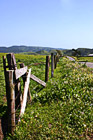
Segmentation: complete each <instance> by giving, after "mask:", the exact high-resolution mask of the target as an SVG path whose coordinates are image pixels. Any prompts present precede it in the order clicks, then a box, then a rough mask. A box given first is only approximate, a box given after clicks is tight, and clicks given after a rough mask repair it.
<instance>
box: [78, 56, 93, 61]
mask: <svg viewBox="0 0 93 140" xmlns="http://www.w3.org/2000/svg"><path fill="white" fill-rule="evenodd" d="M77 61H83V62H93V57H78V59H77Z"/></svg>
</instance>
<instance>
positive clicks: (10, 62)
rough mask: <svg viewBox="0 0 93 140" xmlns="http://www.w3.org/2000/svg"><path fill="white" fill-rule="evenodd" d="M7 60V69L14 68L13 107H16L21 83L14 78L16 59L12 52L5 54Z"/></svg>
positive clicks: (18, 103)
mask: <svg viewBox="0 0 93 140" xmlns="http://www.w3.org/2000/svg"><path fill="white" fill-rule="evenodd" d="M7 61H8V67H9V70H14V83H15V98H16V100H15V108H16V109H17V108H18V107H19V105H20V93H21V85H20V81H19V79H17V80H16V78H15V70H17V65H16V59H15V56H14V54H13V53H10V54H7Z"/></svg>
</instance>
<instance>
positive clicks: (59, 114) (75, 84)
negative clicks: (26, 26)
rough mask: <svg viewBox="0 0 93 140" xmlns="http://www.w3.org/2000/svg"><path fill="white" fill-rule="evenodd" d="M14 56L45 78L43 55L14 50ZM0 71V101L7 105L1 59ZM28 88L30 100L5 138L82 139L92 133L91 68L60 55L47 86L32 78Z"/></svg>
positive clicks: (21, 139)
mask: <svg viewBox="0 0 93 140" xmlns="http://www.w3.org/2000/svg"><path fill="white" fill-rule="evenodd" d="M15 57H16V59H17V64H19V63H21V62H24V63H25V65H28V67H31V68H32V74H35V75H36V76H37V77H39V78H40V79H41V80H44V79H45V56H39V55H38V56H30V55H17V54H16V55H15ZM0 73H1V74H0V75H1V77H0V78H1V79H0V103H1V105H2V106H6V103H5V87H4V85H5V84H4V75H3V68H2V60H1V65H0ZM49 77H50V74H49ZM30 90H31V95H32V103H30V104H28V105H27V108H26V112H25V114H24V116H23V117H22V118H21V122H19V124H18V125H17V126H16V130H15V132H14V136H11V135H10V136H7V139H8V140H10V139H11V140H23V139H24V140H80V139H81V140H83V139H84V140H85V139H90V138H91V137H92V126H93V124H92V122H93V120H92V118H93V112H92V96H93V95H92V94H93V69H90V68H87V67H85V65H80V64H77V63H75V62H70V61H69V60H68V59H66V58H61V59H60V61H59V63H58V66H57V69H56V70H55V72H54V77H53V78H52V79H51V78H50V79H49V81H48V82H47V86H46V88H44V89H42V86H40V85H38V84H37V83H35V82H33V81H31V82H30ZM3 103H4V104H3ZM1 114H4V110H2V112H1Z"/></svg>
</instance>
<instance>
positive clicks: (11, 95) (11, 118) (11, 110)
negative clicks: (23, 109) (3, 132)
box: [6, 70, 15, 134]
mask: <svg viewBox="0 0 93 140" xmlns="http://www.w3.org/2000/svg"><path fill="white" fill-rule="evenodd" d="M13 74H14V71H13V70H9V71H6V91H7V105H8V132H9V133H11V134H13V132H14V129H15V90H14V82H13Z"/></svg>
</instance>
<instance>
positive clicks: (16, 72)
mask: <svg viewBox="0 0 93 140" xmlns="http://www.w3.org/2000/svg"><path fill="white" fill-rule="evenodd" d="M58 61H59V56H58V55H54V54H53V53H51V77H53V75H54V69H55V68H56V66H57V62H58ZM49 65H50V58H49V56H46V68H45V82H47V81H48V79H49ZM3 67H4V75H5V83H6V98H7V112H8V133H11V134H13V132H14V130H15V126H16V124H17V123H18V122H16V119H15V118H16V111H17V110H18V109H20V113H19V119H18V120H20V117H21V116H22V115H23V114H24V112H25V108H26V103H27V99H29V100H30V101H31V93H30V88H29V84H30V79H32V80H34V81H36V82H37V83H39V84H41V85H42V86H43V87H45V86H46V83H45V82H44V81H42V80H40V79H39V78H38V77H36V76H35V75H33V74H31V69H29V70H28V67H27V66H25V65H24V64H23V63H21V64H20V69H17V64H16V59H15V56H14V54H13V53H11V54H7V55H6V56H3ZM20 77H22V79H23V83H24V91H23V93H22V91H21V82H20V80H19V78H20Z"/></svg>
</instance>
